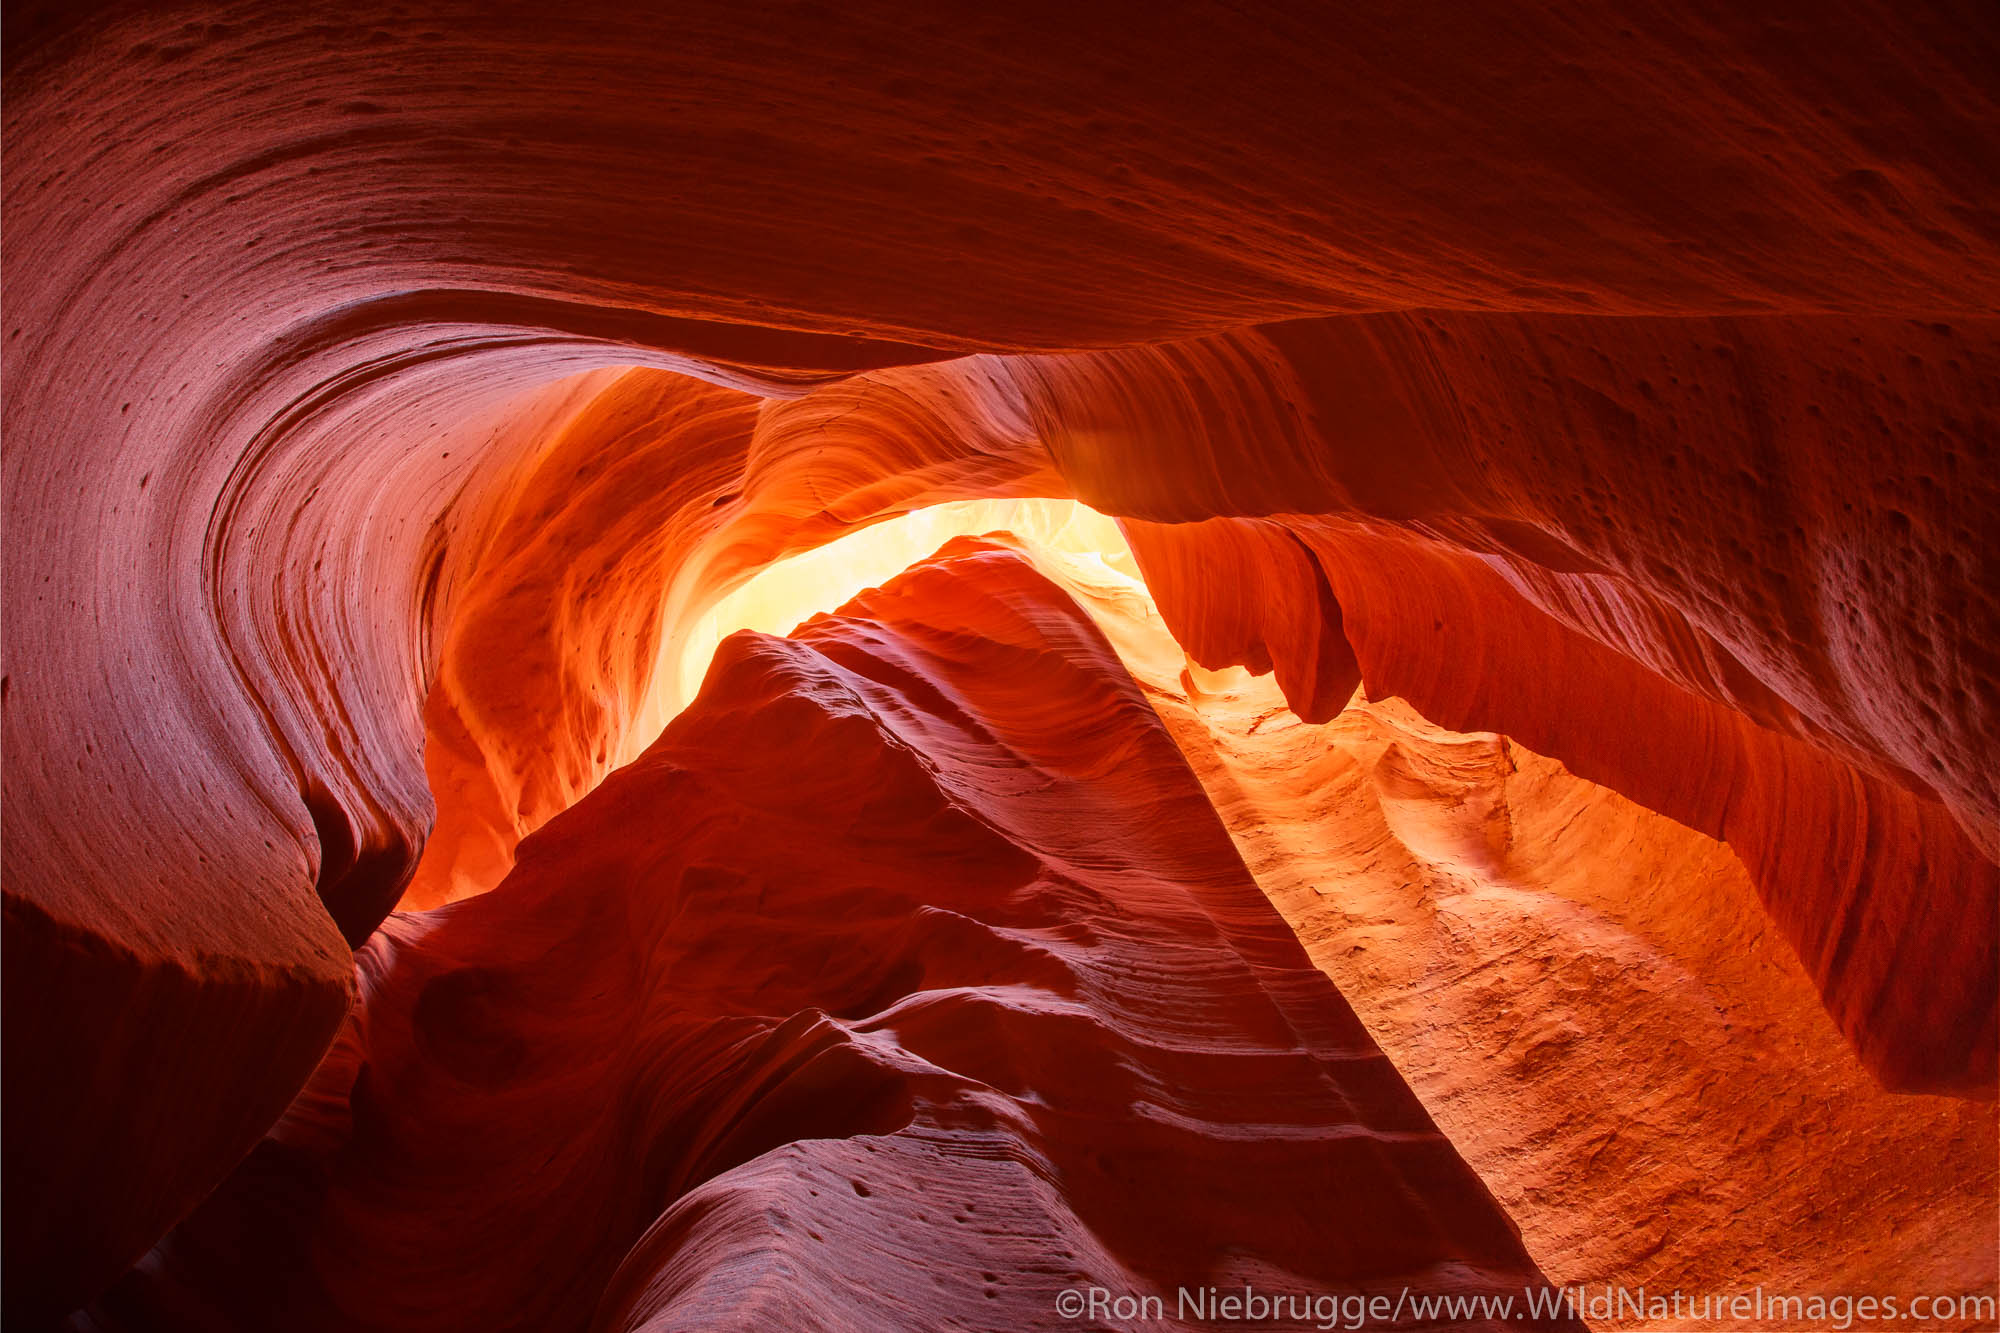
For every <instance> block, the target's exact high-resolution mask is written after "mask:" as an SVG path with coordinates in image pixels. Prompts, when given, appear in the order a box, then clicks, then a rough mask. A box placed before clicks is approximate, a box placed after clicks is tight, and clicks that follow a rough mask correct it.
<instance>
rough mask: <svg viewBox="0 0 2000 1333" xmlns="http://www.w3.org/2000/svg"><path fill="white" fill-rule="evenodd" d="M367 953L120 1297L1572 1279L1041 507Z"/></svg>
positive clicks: (671, 1310) (566, 1319)
mask: <svg viewBox="0 0 2000 1333" xmlns="http://www.w3.org/2000/svg"><path fill="white" fill-rule="evenodd" d="M360 966H361V974H362V978H363V991H364V996H365V998H364V1002H363V1004H362V1006H361V1007H360V1008H359V1009H358V1010H357V1011H356V1014H355V1016H354V1018H353V1019H352V1021H351V1022H350V1023H349V1025H348V1026H347V1028H346V1029H345V1030H344V1031H343V1034H342V1036H341V1038H340V1039H339V1040H338V1041H337V1042H336V1044H335V1047H334V1050H333V1053H332V1054H331V1055H330V1056H329V1057H328V1058H327V1060H326V1061H325V1062H324V1063H323V1064H322V1065H321V1066H320V1069H319V1072H318V1073H317V1074H316V1075H315V1077H314V1079H313V1081H312V1083H311V1084H310V1085H309V1086H308V1088H307V1089H306V1091H305V1093H304V1094H303V1095H302V1096H301V1098H300V1100H299V1101H298V1102H297V1103H296V1104H295V1105H294V1107H293V1109H292V1111H291V1113H289V1114H288V1115H287V1116H286V1118H285V1119H284V1120H283V1121H282V1122H281V1123H280V1124H279V1125H278V1127H277V1129H276V1130H275V1131H274V1132H273V1135H272V1138H271V1140H270V1142H269V1143H268V1144H267V1145H266V1148H265V1150H264V1156H263V1158H262V1161H261V1163H260V1169H258V1170H256V1171H252V1172H245V1173H239V1176H238V1177H237V1178H236V1180H235V1181H233V1182H232V1184H231V1185H230V1186H228V1187H225V1189H224V1190H223V1191H222V1192H221V1193H219V1194H218V1195H217V1196H216V1197H215V1198H214V1199H213V1200H211V1202H210V1203H209V1204H208V1205H206V1207H205V1209H204V1210H203V1211H202V1212H201V1213H198V1214H197V1215H196V1217H195V1218H194V1219H193V1220H191V1221H190V1222H189V1223H188V1224H187V1225H186V1226H184V1227H182V1228H181V1230H180V1231H179V1232H177V1233H176V1235H175V1237H174V1238H173V1240H172V1241H170V1242H169V1244H168V1245H167V1246H165V1247H163V1248H162V1249H161V1251H160V1252H159V1253H158V1254H157V1255H156V1256H155V1257H154V1258H153V1259H152V1260H149V1261H148V1263H147V1264H146V1265H144V1266H143V1267H142V1269H141V1271H140V1272H139V1273H138V1274H135V1276H134V1277H133V1278H132V1279H131V1280H129V1281H128V1282H127V1283H126V1284H124V1285H123V1286H122V1287H120V1288H118V1289H116V1290H114V1292H113V1293H112V1295H111V1296H110V1297H109V1298H108V1299H107V1300H106V1302H105V1303H104V1307H103V1309H102V1310H101V1311H100V1312H98V1313H97V1314H96V1316H95V1317H94V1318H93V1319H92V1320H91V1321H90V1322H91V1323H93V1324H100V1326H109V1327H134V1328H158V1327H171V1326H181V1321H184V1326H187V1327H198V1328H217V1327H241V1328H246V1329H255V1328H268V1327H273V1326H276V1325H277V1324H280V1323H282V1324H284V1325H285V1326H287V1327H313V1328H317V1327H325V1328H353V1327H367V1328H379V1329H400V1328H409V1329H437V1328H538V1329H561V1328H583V1327H585V1326H586V1325H589V1326H591V1327H596V1328H618V1329H625V1328H630V1329H639V1328H660V1329H665V1328H690V1327H731V1328H770V1327H787V1328H862V1327H878V1328H881V1327H910V1328H917V1327H923V1328H950V1327H982V1328H1006V1327H1032V1326H1042V1325H1055V1324H1060V1323H1061V1322H1062V1321H1061V1320H1060V1319H1058V1317H1057V1313H1056V1312H1057V1308H1058V1307H1057V1305H1056V1298H1057V1295H1058V1293H1059V1292H1061V1291H1062V1290H1064V1289H1066V1288H1078V1287H1088V1286H1090V1285H1098V1286H1101V1287H1104V1288H1106V1289H1108V1290H1112V1291H1117V1292H1129V1291H1138V1292H1147V1293H1158V1294H1160V1295H1162V1296H1163V1306H1164V1307H1165V1308H1173V1307H1175V1306H1176V1305H1177V1288H1178V1287H1180V1286H1183V1285H1191V1286H1198V1285H1200V1284H1203V1283H1206V1284H1211V1285H1217V1286H1222V1287H1229V1286H1234V1287H1236V1288H1238V1289H1240V1288H1241V1287H1242V1286H1243V1285H1245V1284H1253V1285H1255V1286H1260V1287H1264V1288H1267V1289H1272V1290H1278V1291H1289V1292H1298V1291H1358V1292H1372V1293H1380V1294H1383V1295H1385V1296H1387V1297H1388V1298H1390V1299H1394V1298H1395V1297H1396V1296H1397V1295H1398V1294H1399V1293H1400V1292H1401V1290H1402V1288H1404V1287H1406V1286H1414V1287H1415V1288H1417V1289H1418V1290H1424V1291H1432V1292H1439V1293H1471V1292H1481V1291H1485V1292H1490V1293H1493V1294H1497V1295H1503V1296H1504V1295H1510V1294H1511V1295H1514V1296H1515V1297H1516V1298H1517V1299H1518V1296H1519V1293H1520V1292H1521V1291H1522V1289H1523V1288H1524V1287H1526V1286H1530V1285H1532V1284H1535V1283H1537V1282H1539V1281H1540V1278H1539V1275H1538V1274H1537V1273H1536V1271H1535V1269H1534V1267H1533V1265H1532V1264H1531V1263H1530V1262H1529V1260H1528V1259H1527V1257H1526V1254H1525V1253H1524V1251H1523V1250H1522V1249H1521V1245H1520V1240H1519V1238H1518V1236H1517V1235H1516V1233H1515V1232H1514V1231H1513V1230H1512V1229H1511V1228H1510V1226H1509V1225H1508V1223H1507V1220H1506V1218H1505V1216H1504V1215H1503V1214H1502V1213H1501V1212H1500V1210H1499V1208H1498V1207H1497V1206H1496V1205H1495V1204H1494V1203H1493V1201H1492V1199H1491V1197H1490V1196H1489V1195H1488V1194H1487V1193H1486V1191H1485V1189H1484V1187H1483V1186H1481V1184H1480V1183H1479V1181H1478V1178H1477V1177H1476V1176H1474V1175H1473V1174H1472V1172H1471V1171H1470V1169H1468V1168H1467V1167H1466V1166H1465V1164H1464V1163H1463V1162H1462V1161H1461V1160H1460V1159H1459V1158H1458V1156H1457V1154H1456V1153H1455V1152H1454V1151H1453V1150H1452V1148H1451V1146H1450V1145H1449V1144H1448V1143H1447V1142H1446V1141H1445V1139H1444V1138H1443V1136H1442V1135H1440V1134H1439V1133H1438V1132H1437V1130H1436V1129H1435V1128H1434V1127H1433V1126H1432V1125H1431V1123H1430V1121H1429V1119H1428V1117H1427V1116H1426V1115H1425V1114H1424V1112H1423V1110H1422V1109H1421V1107H1420V1106H1419V1105H1418V1103H1417V1100H1416V1098H1415V1097H1414V1096H1413V1095H1412V1094H1411V1092H1410V1091H1409V1089H1408V1088H1407V1087H1406V1086H1405V1085H1404V1084H1403V1082H1402V1080H1401V1078H1400V1077H1399V1076H1398V1075H1397V1073H1396V1072H1395V1070H1394V1068H1393V1067H1391V1065H1390V1064H1389V1062H1388V1060H1387V1059H1386V1058H1384V1056H1383V1055H1382V1053H1381V1052H1380V1051H1379V1050H1378V1049H1376V1047H1375V1045H1374V1043H1373V1042H1371V1041H1370V1040H1369V1038H1368V1036H1367V1034H1366V1032H1365V1031H1364V1029H1363V1028H1362V1026H1361V1024H1360V1022H1359V1021H1358V1020H1357V1019H1356V1018H1355V1017H1354V1015H1353V1012H1352V1011H1351V1010H1350V1009H1349V1008H1348V1007H1347V1006H1346V1004H1345V1003H1344V1002H1343V1001H1342V1000H1341V999H1340V997H1339V995H1338V993H1337V992H1335V990H1334V989H1333V986H1332V985H1331V983H1330V982H1328V981H1327V979H1326V977H1325V976H1324V975H1323V974H1322V973H1321V972H1320V971H1319V970H1317V969H1316V968H1315V967H1314V966H1313V965H1312V963H1311V962H1310V960H1308V958H1307V957H1306V953H1305V950H1304V949H1303V948H1302V947H1301V946H1300V944H1299V942H1298V940H1297V939H1296V938H1295V937H1294V935H1293V934H1292V932H1291V931H1290V930H1289V929H1288V928H1287V927H1286V925H1285V923H1284V921H1283V919H1282V918H1281V917H1280V916H1279V915H1278V913H1277V911H1276V910H1275V909H1274V908H1273V907H1272V906H1271V904H1270V902H1269V901H1268V900H1267V899H1266V898H1265V897H1264V895H1263V894H1262V893H1260V892H1259V890H1258V888H1257V886H1256V884H1255V883H1254V882H1253V881H1252V879H1251V877H1250V875H1249V873H1248V872H1247V871H1246V870H1245V869H1244V867H1243V863H1242V862H1241V860H1240V859H1239V858H1238V857H1237V854H1236V852H1235V849H1234V847H1233V846H1232V845H1231V843H1230V840H1229V837H1228V835H1227V833H1226V832H1225V830H1224V828H1223V826H1222V823H1221V821H1220V820H1219V819H1218V818H1217V817H1216V815H1215V812H1214V810H1213V809H1212V807H1211V806H1210V805H1209V803H1208V800H1207V798H1206V796H1205V795H1204V793H1203V791H1202V788H1201V786H1200V785H1199V784H1198V783H1197V782H1196V780H1195V778H1194V776H1193V774H1192V773H1191V772H1190V771H1189V769H1188V767H1187V764H1186V762H1185V761H1184V760H1183V759H1182V757H1181V755H1180V752H1179V751H1178V750H1177V749H1176V748H1175V747H1174V745H1173V742H1172V741H1171V740H1170V739H1169V737H1168V735H1167V733H1166V730H1165V728H1164V727H1163V726H1162V725H1161V723H1160V720H1159V718H1158V717H1157V716H1156V715H1155V714H1154V712H1153V711H1152V709H1151V708H1149V707H1148V706H1147V704H1146V702H1145V699H1144V698H1143V696H1142V695H1141V694H1140V692H1139V690H1138V688H1137V687H1136V686H1135V685H1134V684H1133V683H1132V681H1131V679H1130V677H1129V676H1127V675H1126V674H1125V671H1124V669H1123V667H1122V666H1121V665H1120V663H1119V661H1118V658H1117V657H1116V655H1115V654H1114V653H1113V652H1112V650H1111V648H1110V645H1109V644H1108V643H1106V641H1105V640H1104V639H1103V637H1102V636H1101V635H1100V634H1099V633H1098V632H1097V631H1096V629H1095V628H1094V627H1093V626H1092V625H1091V623H1090V621H1089V620H1088V619H1087V618H1085V616H1084V615H1083V613H1082V612H1081V611H1079V610H1078V609H1077V608H1076V607H1075V605H1074V604H1073V603H1072V602H1071V601H1070V600H1069V599H1068V597H1067V596H1065V595H1064V594H1063V593H1062V592H1061V591H1060V590H1059V589H1058V588H1056V587H1055V586H1054V585H1053V584H1051V583H1049V582H1048V581H1047V580H1046V579H1044V578H1042V577H1041V576H1040V575H1038V574H1036V573H1035V572H1034V571H1033V569H1032V568H1031V567H1030V566H1029V564H1028V563H1027V562H1026V560H1024V559H1023V558H1022V557H1021V556H1020V555H1018V554H1016V553H1014V552H1013V551H1011V550H1009V549H1007V548H1005V547H1001V546H996V545H992V544H990V543H977V542H968V541H961V542H959V543H956V544H954V545H952V546H948V547H947V548H946V549H945V550H944V551H943V552H942V553H941V554H940V555H939V557H938V558H937V559H936V560H935V561H932V562H930V563H927V564H925V565H922V566H920V567H918V568H917V569H915V570H913V571H911V572H910V573H908V574H905V575H904V576H902V577H901V578H899V579H897V580H895V581H893V582H892V583H890V584H889V585H887V586H886V587H884V588H882V589H881V590H879V591H876V592H871V593H869V594H866V595H864V596H863V597H862V598H861V599H859V600H857V601H856V602H855V603H853V604H851V605H850V606H848V607H846V608H843V610H842V612H841V613H840V614H839V615H837V616H834V617H831V618H822V619H818V620H815V621H813V622H812V623H810V624H808V625H807V626H805V627H804V628H803V629H802V630H801V631H800V632H799V633H798V634H797V635H796V636H795V637H794V638H792V639H790V640H783V639H773V638H768V637H762V636H755V635H748V634H745V635H739V636H736V637H734V638H731V639H729V640H728V641H727V642H725V643H724V644H723V646H722V648H721V650H720V651H719V653H718V654H717V657H716V661H715V665H714V667H713V669H712V670H711V672H710V675H709V678H708V681H707V683H706V685H705V687H704V689H703V691H702V693H701V695H700V697H699V698H698V699H697V700H696V701H695V703H694V705H693V706H692V707H691V708H690V709H688V710H687V711H686V712H685V713H683V714H682V715H681V716H680V717H679V718H678V719H677V720H676V721H675V722H674V724H673V725H672V726H671V727H669V728H668V729H667V731H666V733H665V734H664V735H663V736H662V737H661V738H660V739H659V741H658V742H657V743H656V744H654V745H653V746H652V747H651V748H649V749H648V750H647V751H646V753H645V754H644V755H642V756H641V757H640V758H639V759H638V760H637V761H636V762H635V763H633V764H631V765H630V766H628V767H626V768H624V769H622V770H620V771H619V772H618V773H617V774H615V775H614V776H613V777H612V778H611V779H610V780H608V781H607V782H605V783H604V784H603V785H602V786H600V787H599V788H598V789H597V790H596V791H595V792H593V793H592V794H591V795H590V796H589V797H587V798H586V799H585V800H584V801H582V802H581V803H580V804H579V805H577V806H576V807H575V808H574V809H573V810H571V811H569V812H568V813H566V814H564V815H562V816H560V817H558V818H557V819H556V820H554V821H553V822H551V823H550V824H549V825H547V826H546V827H545V828H543V829H542V830H541V831H540V832H539V833H538V834H536V835H535V836H534V837H533V838H531V839H530V840H529V841H528V842H527V843H525V844H523V846H522V848H521V858H520V864H519V865H518V866H517V867H516V869H515V871H514V872H513V874H512V875H511V876H509V877H508V878H507V879H506V880H505V881H503V882H502V883H501V884H500V885H499V887H498V888H496V889H495V890H494V891H493V892H491V893H489V894H486V895H484V896H481V897H477V898H474V899H472V900H470V901H467V902H463V903H459V904H456V905H454V906H453V907H450V908H447V909H444V910H442V911H437V912H433V913H430V914H425V915H416V916H398V917H396V918H395V919H394V920H393V921H392V923H391V925H390V926H389V927H388V928H386V929H385V930H384V931H383V932H382V933H381V934H379V935H378V936H377V937H376V938H375V940H373V941H372V942H371V943H370V944H369V946H368V947H367V948H366V949H365V950H363V951H362V953H361V955H360ZM1363 1215H1365V1216H1367V1217H1368V1218H1369V1225H1368V1226H1367V1227H1366V1228H1365V1229H1353V1230H1347V1229H1343V1230H1340V1231H1338V1232H1335V1233H1332V1234H1330V1233H1329V1231H1328V1229H1327V1226H1326V1219H1327V1218H1329V1217H1342V1216H1363ZM258 1237H264V1238H275V1241H276V1244H275V1245H274V1246H272V1247H271V1248H270V1249H266V1250H264V1252H263V1253H259V1248H260V1247H258V1246H257V1243H256V1240H255V1239H254V1238H258ZM245 1238H252V1239H251V1243H250V1246H251V1247H250V1253H249V1254H248V1255H247V1256H246V1255H245V1254H244V1253H243V1245H244V1240H245ZM440 1241H442V1242H443V1243H441V1244H440V1243H439V1242H440ZM273 1251H275V1253H273ZM246 1258H247V1260H248V1262H249V1264H250V1266H251V1267H252V1268H254V1269H255V1270H257V1271H260V1272H266V1273H269V1274H271V1278H270V1281H269V1282H268V1284H265V1283H247V1284H246V1283H242V1282H239V1281H236V1280H234V1277H233V1272H234V1270H235V1269H236V1268H237V1267H238V1266H239V1265H242V1264H243V1263H244V1262H245V1260H246ZM246 1288H247V1289H246ZM593 1312H594V1313H593ZM1308 1317H1309V1316H1308ZM100 1321H101V1323H100ZM1084 1322H1086V1323H1091V1322H1100V1321H1094V1320H1086V1321H1084ZM1441 1322H1444V1323H1447V1324H1456V1323H1463V1324H1467V1325H1474V1324H1479V1325H1485V1324H1489V1323H1495V1322H1499V1321H1490V1320H1475V1319H1469V1318H1468V1319H1448V1320H1444V1321H1441ZM1506 1322H1507V1323H1509V1324H1519V1325H1522V1326H1526V1325H1527V1324H1528V1323H1529V1322H1530V1321H1528V1320H1526V1319H1525V1318H1522V1319H1518V1320H1510V1321H1506ZM1196 1323H1197V1321H1193V1320H1189V1321H1187V1326H1195V1325H1196ZM1549 1326H1560V1324H1559V1323H1558V1321H1549Z"/></svg>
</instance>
